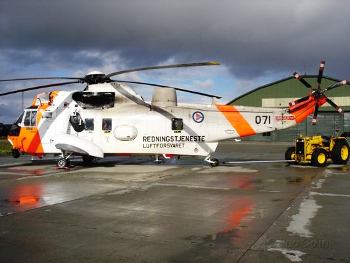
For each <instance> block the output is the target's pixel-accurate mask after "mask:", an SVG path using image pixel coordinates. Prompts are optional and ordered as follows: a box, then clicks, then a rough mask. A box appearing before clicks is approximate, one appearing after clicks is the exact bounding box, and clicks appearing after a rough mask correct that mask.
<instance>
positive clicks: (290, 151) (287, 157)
mask: <svg viewBox="0 0 350 263" xmlns="http://www.w3.org/2000/svg"><path fill="white" fill-rule="evenodd" d="M284 158H285V160H287V161H288V160H293V161H295V147H289V148H288V149H287V151H286V153H285V154H284Z"/></svg>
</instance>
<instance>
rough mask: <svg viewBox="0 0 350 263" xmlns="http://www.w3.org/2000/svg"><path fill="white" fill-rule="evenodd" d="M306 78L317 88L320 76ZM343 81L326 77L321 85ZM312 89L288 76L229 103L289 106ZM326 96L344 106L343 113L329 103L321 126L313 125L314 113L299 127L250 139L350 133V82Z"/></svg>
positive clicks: (320, 118) (322, 111)
mask: <svg viewBox="0 0 350 263" xmlns="http://www.w3.org/2000/svg"><path fill="white" fill-rule="evenodd" d="M303 77H304V79H305V80H306V81H307V82H309V83H310V84H311V85H312V86H313V87H316V82H317V76H315V75H304V76H303ZM339 81H340V80H337V79H334V78H330V77H326V76H324V77H323V79H322V84H321V88H322V89H324V88H326V87H327V86H329V85H331V84H333V83H335V82H339ZM308 92H310V90H309V89H308V88H306V87H305V86H304V85H303V84H302V83H300V82H299V81H298V80H296V79H295V78H294V77H289V78H285V79H282V80H279V81H276V82H273V83H270V84H267V85H264V86H261V87H258V88H256V89H254V90H252V91H249V92H248V93H245V94H243V95H241V96H239V97H237V98H235V99H233V100H232V101H230V102H229V103H228V104H229V105H230V104H231V105H243V106H255V107H276V108H279V107H288V103H289V102H291V101H292V100H294V99H296V98H301V97H304V96H306V95H307V94H308ZM326 95H327V96H328V97H329V98H330V99H331V100H332V101H333V102H335V103H336V104H337V105H338V106H340V107H341V108H342V109H343V111H344V114H340V113H338V112H337V111H335V109H334V108H333V107H331V106H330V105H329V104H328V103H327V104H325V105H323V106H322V107H321V108H320V109H319V114H318V118H317V125H312V124H311V120H312V116H309V117H308V119H307V120H306V121H304V122H303V123H300V124H298V125H297V126H295V127H292V128H289V129H286V130H280V131H275V132H271V133H265V134H258V135H256V136H252V137H248V138H246V139H247V140H261V141H291V140H293V139H294V138H295V137H297V136H299V135H315V134H322V135H327V136H330V135H334V134H336V133H337V130H339V134H342V133H343V132H350V85H344V86H341V87H338V88H336V89H333V90H331V91H329V92H328V93H326Z"/></svg>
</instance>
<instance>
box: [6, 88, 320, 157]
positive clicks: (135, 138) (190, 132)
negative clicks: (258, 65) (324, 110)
mask: <svg viewBox="0 0 350 263" xmlns="http://www.w3.org/2000/svg"><path fill="white" fill-rule="evenodd" d="M101 91H103V92H113V93H114V94H115V103H114V106H113V107H96V108H84V107H82V106H81V105H79V104H78V103H77V102H76V101H75V100H74V99H73V94H74V93H75V92H74V91H71V92H67V91H55V92H51V93H50V98H48V99H47V100H45V99H43V98H39V97H38V98H36V99H35V100H34V101H33V105H32V107H31V108H28V109H26V111H25V112H24V116H23V118H22V120H19V121H18V126H19V127H20V128H19V130H18V133H17V134H16V133H15V134H11V135H10V136H9V137H8V139H9V141H10V142H11V144H12V146H13V148H14V149H16V150H18V151H19V152H22V153H28V154H31V155H37V156H42V155H45V154H59V153H62V152H72V153H77V154H81V155H90V156H94V157H99V158H103V157H104V156H105V155H108V154H145V155H150V154H152V155H153V154H166V155H168V154H173V155H199V156H208V155H210V154H211V153H213V152H214V151H215V150H216V148H217V145H218V142H219V141H222V140H226V139H231V138H241V137H247V136H251V135H255V134H258V133H264V132H270V131H274V130H280V129H286V128H289V127H291V126H294V125H296V124H297V123H300V122H302V121H303V120H305V119H306V118H307V116H308V115H310V114H311V113H313V109H314V106H315V103H316V102H315V100H313V99H312V97H311V98H310V100H309V101H308V102H307V103H303V104H302V105H294V106H293V107H290V108H282V109H276V108H259V107H245V106H231V105H220V104H216V103H213V104H212V105H199V104H193V105H181V104H176V105H167V104H165V105H160V104H156V103H155V104H152V103H146V102H144V101H143V99H142V98H141V97H140V96H139V95H137V94H136V93H135V92H134V91H133V90H132V89H131V88H129V87H127V86H124V85H120V84H117V83H103V84H96V85H89V86H88V89H87V90H86V92H90V93H91V94H94V92H95V93H96V94H97V93H98V92H101ZM318 103H319V104H320V105H321V104H323V103H324V102H323V101H322V100H321V101H319V102H318ZM28 112H30V113H29V114H28ZM27 115H28V116H29V118H31V117H33V118H34V120H31V121H29V122H28V118H27V119H26V116H27ZM28 116H27V117H28ZM72 116H79V120H80V121H81V122H83V123H84V125H85V128H84V129H83V130H81V131H77V130H76V129H75V128H74V127H73V125H72V123H71V122H70V120H71V118H72Z"/></svg>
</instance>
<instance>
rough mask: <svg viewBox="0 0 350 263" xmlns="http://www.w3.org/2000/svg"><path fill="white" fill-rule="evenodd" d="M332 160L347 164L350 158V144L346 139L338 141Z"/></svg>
mask: <svg viewBox="0 0 350 263" xmlns="http://www.w3.org/2000/svg"><path fill="white" fill-rule="evenodd" d="M332 160H333V162H334V163H335V164H346V163H347V162H348V160H349V144H348V143H347V142H346V141H345V140H342V141H338V142H336V144H335V145H334V147H333V150H332Z"/></svg>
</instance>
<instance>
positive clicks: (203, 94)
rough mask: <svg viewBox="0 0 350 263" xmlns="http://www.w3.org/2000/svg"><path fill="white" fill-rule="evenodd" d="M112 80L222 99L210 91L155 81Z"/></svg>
mask: <svg viewBox="0 0 350 263" xmlns="http://www.w3.org/2000/svg"><path fill="white" fill-rule="evenodd" d="M112 81H115V82H119V83H131V84H139V85H147V86H152V87H160V88H172V89H175V90H178V91H183V92H188V93H192V94H197V95H201V96H205V97H210V98H217V99H221V97H220V96H216V95H211V94H208V93H203V92H198V91H193V90H187V89H181V88H176V87H171V86H165V85H160V84H154V83H146V82H139V81H127V80H112Z"/></svg>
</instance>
